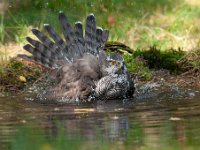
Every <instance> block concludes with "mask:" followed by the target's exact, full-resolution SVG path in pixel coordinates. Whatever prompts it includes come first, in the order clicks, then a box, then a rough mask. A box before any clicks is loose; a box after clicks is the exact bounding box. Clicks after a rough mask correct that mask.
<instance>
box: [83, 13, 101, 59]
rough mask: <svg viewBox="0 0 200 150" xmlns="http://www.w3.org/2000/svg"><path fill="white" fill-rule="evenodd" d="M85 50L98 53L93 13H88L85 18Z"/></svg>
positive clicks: (94, 53)
mask: <svg viewBox="0 0 200 150" xmlns="http://www.w3.org/2000/svg"><path fill="white" fill-rule="evenodd" d="M85 50H86V52H89V53H91V54H93V55H97V54H98V52H97V41H96V21H95V17H94V15H93V14H90V15H89V16H88V17H87V19H86V28H85Z"/></svg>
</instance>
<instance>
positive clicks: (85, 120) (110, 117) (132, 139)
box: [0, 94, 200, 148]
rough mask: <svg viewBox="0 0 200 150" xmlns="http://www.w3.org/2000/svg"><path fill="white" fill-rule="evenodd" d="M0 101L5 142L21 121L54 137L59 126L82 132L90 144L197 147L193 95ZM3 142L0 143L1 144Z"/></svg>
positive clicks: (197, 110)
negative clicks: (93, 100) (55, 102)
mask: <svg viewBox="0 0 200 150" xmlns="http://www.w3.org/2000/svg"><path fill="white" fill-rule="evenodd" d="M23 99H24V98H23V97H13V98H1V99H0V142H1V143H4V144H5V143H6V142H9V141H10V140H11V137H13V135H15V133H16V132H17V130H16V129H17V126H21V125H22V124H25V125H26V126H30V127H32V128H33V129H35V130H37V129H38V128H42V129H44V130H45V134H46V136H50V137H51V136H52V137H53V136H56V135H57V134H58V131H59V128H60V126H61V125H62V126H64V128H65V130H66V134H69V135H82V136H84V137H86V138H87V139H88V141H90V142H93V141H94V140H98V138H99V137H101V139H103V140H105V141H110V142H117V143H123V144H125V145H126V146H128V147H132V148H137V147H141V146H145V147H153V148H159V147H163V146H165V147H171V146H173V147H181V148H184V147H187V146H188V145H189V146H200V143H199V142H198V141H199V140H200V134H198V132H200V119H199V118H200V102H199V95H198V94H196V96H194V97H193V99H189V98H184V99H179V98H176V99H169V100H168V99H159V98H158V97H157V98H153V99H147V100H145V101H144V100H134V99H133V100H130V101H127V102H124V103H123V102H120V101H108V102H96V103H91V104H80V105H75V104H74V105H73V104H70V105H69V104H64V105H51V104H49V105H47V104H40V103H35V102H31V101H25V100H23ZM1 145H3V144H1Z"/></svg>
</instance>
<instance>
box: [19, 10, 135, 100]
mask: <svg viewBox="0 0 200 150" xmlns="http://www.w3.org/2000/svg"><path fill="white" fill-rule="evenodd" d="M59 21H60V24H61V28H62V31H63V35H64V38H65V39H62V38H61V37H60V35H58V34H57V33H56V31H54V29H53V28H52V27H51V26H50V25H49V24H45V25H44V28H45V29H46V31H47V32H48V34H49V36H50V38H49V37H48V36H46V35H45V34H43V33H42V32H40V31H39V30H37V29H32V32H33V34H34V35H35V36H36V37H37V38H38V39H39V41H37V40H35V39H32V38H30V37H27V38H26V39H27V41H28V43H29V44H26V45H25V46H24V49H25V50H27V51H28V52H30V53H31V54H32V56H31V57H30V56H27V55H19V57H21V58H24V59H27V60H29V61H34V62H36V63H38V64H40V65H42V66H44V67H46V68H49V69H50V70H51V71H52V72H53V73H52V74H51V75H50V76H51V77H49V78H50V79H52V80H53V85H52V86H49V87H46V88H45V89H44V90H45V92H44V93H43V94H42V97H43V98H44V99H47V100H59V99H62V100H63V99H68V100H71V101H89V100H91V99H101V100H104V99H114V98H127V97H131V96H132V94H133V92H134V84H133V81H132V79H131V78H130V75H129V73H128V71H127V68H126V65H125V63H124V60H123V58H122V56H121V55H120V54H114V53H111V54H109V55H107V54H106V53H105V51H104V47H105V44H106V41H107V39H108V36H109V32H108V30H103V29H102V28H100V27H97V26H96V22H95V17H94V15H93V14H90V15H89V16H88V17H87V18H86V27H85V33H84V31H83V25H82V23H81V22H76V23H75V24H74V27H71V25H70V23H69V21H68V19H67V17H66V16H65V15H64V13H63V12H60V13H59ZM51 39H52V40H53V41H52V40H51ZM40 95H41V93H40Z"/></svg>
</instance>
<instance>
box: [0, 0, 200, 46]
mask: <svg viewBox="0 0 200 150" xmlns="http://www.w3.org/2000/svg"><path fill="white" fill-rule="evenodd" d="M60 10H62V11H64V12H65V14H66V15H67V17H68V18H69V20H70V22H71V23H73V22H75V21H77V20H80V21H83V22H84V21H85V17H86V16H87V15H88V14H90V13H94V15H95V16H96V19H97V25H99V26H102V27H103V28H107V29H109V30H110V39H109V40H110V41H120V42H123V43H124V44H126V45H128V46H130V47H131V48H133V49H146V48H148V47H150V46H153V45H156V46H157V47H158V48H159V49H162V50H165V49H169V48H174V49H178V48H181V49H183V50H191V49H194V48H197V47H199V44H200V38H199V37H200V36H199V35H200V26H199V24H200V1H199V0H134V1H133V0H123V1H122V0H109V1H107V0H84V1H83V0H34V1H33V0H26V1H24V0H1V1H0V19H1V21H0V43H1V44H3V45H5V44H6V43H11V42H12V43H24V42H25V41H24V39H25V36H27V35H30V34H31V32H30V29H31V28H33V27H34V28H39V29H41V30H42V29H43V24H44V23H49V24H51V25H52V26H54V28H56V30H57V31H59V32H60V26H59V24H58V12H59V11H60ZM13 49H16V47H14V48H13Z"/></svg>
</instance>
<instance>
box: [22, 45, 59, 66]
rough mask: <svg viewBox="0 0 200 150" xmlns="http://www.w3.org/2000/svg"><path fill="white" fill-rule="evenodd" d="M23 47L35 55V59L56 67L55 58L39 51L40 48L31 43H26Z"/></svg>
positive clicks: (45, 64)
mask: <svg viewBox="0 0 200 150" xmlns="http://www.w3.org/2000/svg"><path fill="white" fill-rule="evenodd" d="M23 48H24V49H25V50H27V51H28V52H30V53H31V54H32V55H33V58H34V60H36V61H39V62H41V63H42V64H43V65H44V66H49V67H52V68H55V67H56V63H55V60H51V59H49V58H47V57H46V56H45V55H43V54H42V53H41V52H40V51H38V49H36V48H33V47H32V46H31V45H30V44H26V45H25V46H24V47H23Z"/></svg>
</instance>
